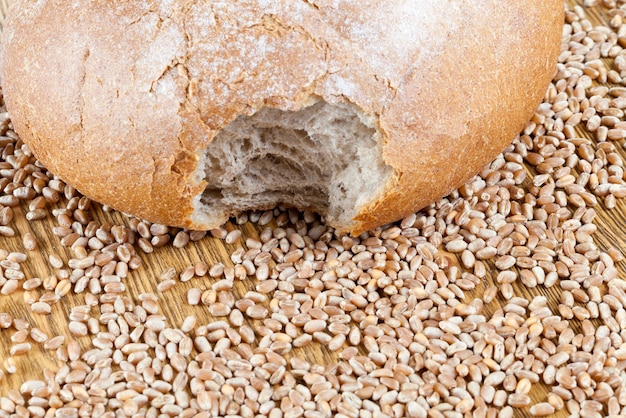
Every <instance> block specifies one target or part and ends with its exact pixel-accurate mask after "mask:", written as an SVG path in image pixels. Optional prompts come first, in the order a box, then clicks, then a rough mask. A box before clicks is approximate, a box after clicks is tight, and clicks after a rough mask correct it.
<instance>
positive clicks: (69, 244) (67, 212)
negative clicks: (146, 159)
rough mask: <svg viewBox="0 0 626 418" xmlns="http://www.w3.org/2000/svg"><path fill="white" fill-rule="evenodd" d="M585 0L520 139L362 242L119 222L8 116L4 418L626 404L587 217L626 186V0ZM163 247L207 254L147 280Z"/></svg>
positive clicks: (486, 411)
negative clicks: (601, 20) (597, 17)
mask: <svg viewBox="0 0 626 418" xmlns="http://www.w3.org/2000/svg"><path fill="white" fill-rule="evenodd" d="M583 3H584V4H583V5H576V6H575V7H574V4H573V2H572V4H570V5H569V6H568V5H567V4H566V6H565V7H566V19H565V24H564V31H563V43H562V53H561V55H560V57H559V64H558V69H557V72H556V75H555V77H554V80H553V83H552V85H551V86H550V87H549V89H548V91H547V93H546V95H545V100H544V102H543V103H542V104H541V105H540V107H539V109H538V110H537V111H536V113H535V115H534V116H533V118H532V120H531V121H529V122H528V124H527V125H526V127H525V129H524V131H523V132H522V133H521V135H520V137H519V138H518V139H516V140H515V142H514V143H513V144H512V145H511V146H510V147H509V148H508V149H507V150H505V151H504V152H503V153H502V154H501V155H500V156H499V157H498V158H496V159H495V160H494V161H493V162H492V163H491V164H490V165H489V166H488V167H486V168H485V169H484V170H483V172H482V173H480V175H478V176H476V177H474V178H473V179H471V180H470V181H469V182H468V183H467V184H466V185H464V186H463V187H461V188H460V189H459V190H457V191H455V192H454V193H452V194H451V195H450V196H448V197H447V198H445V199H442V200H441V201H439V202H437V203H436V204H433V205H431V206H430V207H428V208H426V209H424V210H422V211H420V212H418V213H416V214H414V215H411V216H409V217H407V218H406V219H404V220H402V221H400V222H398V223H396V224H392V225H387V226H385V227H383V228H379V229H377V230H374V231H371V232H369V233H366V234H362V235H361V236H359V237H349V236H341V235H338V234H336V233H335V232H334V231H333V230H332V229H329V228H328V227H327V226H325V224H324V223H323V221H322V220H320V219H319V217H317V216H316V215H314V214H312V213H300V212H297V211H294V210H289V209H283V208H277V209H275V210H272V211H266V212H250V213H247V214H244V215H242V216H240V217H239V218H237V219H235V220H233V221H232V222H231V223H229V224H228V225H227V226H225V227H224V228H220V229H216V230H213V231H210V232H209V233H204V232H199V231H185V230H178V229H173V228H168V227H165V226H163V225H158V224H150V223H147V222H144V221H140V220H138V219H131V218H125V217H124V216H122V215H120V214H116V213H113V212H112V211H109V210H108V209H107V208H106V207H105V208H103V207H101V206H99V205H97V204H95V203H93V202H90V201H89V199H87V198H85V197H81V196H80V195H79V194H78V193H76V191H74V190H73V189H72V188H71V187H70V186H68V185H65V184H64V183H63V182H62V181H60V180H59V179H57V178H55V177H54V175H53V174H51V173H49V172H48V171H46V169H45V168H44V167H43V166H41V164H39V163H38V162H37V161H36V160H35V158H34V157H33V156H32V154H31V152H30V151H29V149H28V148H27V147H26V146H25V145H24V144H22V143H21V142H20V140H19V138H17V136H16V135H15V133H14V132H13V131H12V127H11V123H10V120H9V115H8V114H7V113H6V112H5V113H2V114H1V115H0V128H1V129H0V131H1V134H2V135H1V136H0V147H1V161H0V190H1V193H0V235H2V236H3V237H5V238H3V239H2V241H1V242H4V243H10V244H11V245H13V246H14V247H18V248H20V249H21V250H19V251H17V250H13V251H11V250H9V249H6V250H3V249H0V273H2V274H0V343H2V344H0V356H1V360H0V361H1V364H0V387H1V388H5V389H6V390H5V393H0V417H8V416H17V417H26V416H32V417H44V416H45V417H76V416H80V417H87V416H100V417H132V416H148V417H161V416H163V417H165V416H181V417H193V416H199V417H209V416H241V417H255V416H269V417H276V418H278V417H285V418H287V417H300V416H303V417H307V418H313V417H331V416H336V417H387V416H390V417H405V416H408V417H427V416H428V417H450V418H454V417H470V416H474V417H484V416H486V417H512V416H547V415H552V414H556V415H557V416H566V415H570V416H581V417H603V416H609V415H612V416H626V372H625V371H624V369H625V368H626V310H625V307H626V281H624V278H621V277H618V272H619V271H620V270H618V263H619V262H620V261H621V260H622V254H621V252H620V250H619V249H618V248H615V247H610V246H606V245H602V246H600V245H598V243H597V242H596V241H594V232H596V230H597V226H596V225H595V224H594V223H593V221H594V218H595V217H596V210H595V209H594V208H600V207H604V208H608V209H610V208H612V207H614V206H615V205H616V204H618V203H619V202H616V200H617V199H619V198H621V197H624V196H626V182H625V181H624V163H623V158H622V155H623V150H622V149H621V148H622V147H623V145H624V142H625V141H624V139H625V138H626V121H625V118H624V109H626V87H625V86H624V85H623V82H622V81H623V79H625V77H626V50H623V47H624V46H626V23H622V21H623V19H624V15H625V14H626V2H624V1H589V0H585V1H584V2H583ZM583 6H584V7H583ZM586 13H595V14H602V15H603V16H608V17H607V21H608V20H609V19H610V25H608V26H599V27H596V26H594V25H592V24H591V23H590V21H589V20H588V19H587V17H586ZM602 210H604V209H602ZM20 222H21V223H20ZM24 223H26V224H28V225H31V226H32V227H33V228H32V229H29V228H26V229H25V228H23V227H21V226H20V225H23V224H24ZM49 225H54V227H53V229H52V231H51V232H53V234H48V235H46V234H41V233H39V234H37V233H35V232H33V231H37V230H40V229H41V228H50V226H49ZM37 228H39V229H37ZM246 228H247V229H246ZM242 229H244V230H246V231H248V232H250V231H258V234H256V235H255V234H253V233H249V234H248V233H247V234H245V235H246V236H250V237H253V238H247V239H244V238H242V233H241V231H242ZM24 231H27V232H24ZM50 235H52V236H53V238H55V239H50V238H49V236H50ZM46 236H48V238H45V242H42V241H41V239H43V238H42V237H46ZM208 241H211V242H217V243H219V244H220V245H221V248H223V249H224V251H225V252H224V253H222V254H218V253H213V254H202V253H201V252H199V251H198V250H197V249H198V248H199V247H198V246H199V245H200V244H202V243H203V242H208ZM5 247H7V248H8V247H9V245H8V244H7V245H6V246H5ZM600 247H603V248H604V249H601V248H600ZM166 250H167V251H170V253H177V254H181V257H182V258H185V257H187V256H186V255H185V254H187V255H188V254H195V255H196V256H197V257H196V259H195V261H194V262H190V263H189V265H188V266H186V267H180V268H177V267H175V266H168V265H163V266H160V267H159V270H158V271H159V272H158V274H157V273H155V274H153V276H157V277H152V278H153V279H154V281H153V282H154V284H155V285H154V286H153V288H151V289H144V290H143V291H139V290H137V289H138V288H137V287H136V286H135V284H134V280H136V277H138V275H139V274H140V273H141V272H142V271H143V270H145V269H146V265H147V264H151V265H152V266H155V265H156V266H159V264H158V262H159V261H158V260H159V257H160V254H163V251H166ZM183 255H184V256H183ZM37 257H39V258H40V259H41V258H42V257H43V259H44V263H45V264H46V266H47V267H48V268H49V270H50V272H51V273H50V274H49V275H46V276H43V277H39V276H37V275H35V274H33V271H34V270H33V267H32V266H31V263H32V262H33V260H34V259H36V258H37ZM187 259H190V260H191V259H192V257H187ZM155 260H156V261H155ZM620 268H621V267H620ZM150 271H152V272H154V271H156V270H155V268H153V269H152V270H150ZM622 271H623V270H622ZM143 274H144V275H145V274H146V272H145V271H143ZM177 289H178V294H179V295H180V294H181V289H183V290H182V291H183V295H184V296H183V297H174V296H172V295H175V294H176V293H175V292H176V290H177ZM9 300H11V301H13V302H15V301H19V304H16V303H10V304H9V303H8V302H7V301H9ZM7 307H8V308H9V309H7ZM20 307H21V308H20ZM165 312H185V315H184V316H181V319H180V320H173V319H172V318H171V317H170V316H168V315H166V314H165ZM55 314H56V315H57V316H54V315H55ZM53 317H54V318H57V319H58V318H62V319H63V320H61V321H59V320H56V319H55V321H50V318H53ZM41 324H43V325H41ZM53 331H54V332H53ZM29 357H30V358H31V360H30V362H29V361H27V360H26V361H25V360H24V359H28V358H29ZM37 358H41V359H42V360H41V361H42V362H44V360H45V362H47V363H46V364H49V365H50V366H49V367H45V368H43V369H41V368H40V369H39V370H36V373H37V376H36V377H32V376H31V377H29V378H28V379H21V380H20V376H25V375H27V374H29V373H30V375H32V374H33V372H32V370H31V371H30V372H29V373H22V371H21V370H20V365H24V364H29V363H30V364H31V366H32V365H33V364H34V367H35V369H36V368H37V365H36V363H37V361H38V360H37ZM46 359H47V360H46ZM3 379H4V382H3ZM8 381H10V382H12V385H9V384H7V382H8ZM18 381H19V384H18V385H16V384H15V382H18Z"/></svg>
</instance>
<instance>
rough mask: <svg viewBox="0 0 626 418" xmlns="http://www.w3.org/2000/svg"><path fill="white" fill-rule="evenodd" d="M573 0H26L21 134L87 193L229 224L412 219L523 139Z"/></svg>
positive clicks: (18, 115) (15, 77) (12, 36)
mask: <svg viewBox="0 0 626 418" xmlns="http://www.w3.org/2000/svg"><path fill="white" fill-rule="evenodd" d="M562 24H563V1H562V0H526V1H523V2H520V1H517V0H485V1H480V2H468V1H462V0H432V1H431V0H306V1H305V0H276V1H263V0H256V1H246V0H233V1H217V0H214V1H209V0H206V1H197V2H191V1H183V0H170V1H156V2H155V1H145V0H132V1H131V0H119V1H108V0H73V1H67V0H33V1H19V2H15V3H14V5H13V6H12V8H11V9H10V10H9V14H8V19H7V21H6V24H5V28H4V32H3V39H2V46H1V48H2V50H1V53H2V56H1V63H0V66H1V74H0V75H1V77H2V88H3V93H4V98H5V101H6V105H7V108H8V110H9V113H10V116H11V119H12V121H13V124H14V127H15V130H16V132H17V133H18V134H19V135H20V137H21V139H22V140H23V141H24V142H25V143H26V144H28V146H29V147H30V148H31V149H32V151H33V152H34V154H35V155H36V156H37V158H38V159H39V160H40V161H41V162H42V163H43V164H45V165H46V167H47V168H48V169H49V170H50V171H52V172H53V173H55V174H57V175H58V176H59V177H60V178H61V179H63V180H64V181H66V182H67V183H69V184H71V185H73V186H74V187H76V188H77V189H78V190H79V191H81V192H82V193H83V194H84V195H86V196H89V197H91V198H92V199H95V200H97V201H100V202H102V203H105V204H107V205H109V206H111V207H113V208H116V209H118V210H120V211H123V212H127V213H130V214H133V215H136V216H139V217H142V218H145V219H147V220H150V221H153V222H159V223H164V224H167V225H172V226H178V227H187V228H192V229H210V228H214V227H217V226H219V225H221V224H222V223H224V222H225V221H226V220H227V219H228V218H229V216H232V215H235V214H237V213H239V212H241V211H244V210H248V209H268V208H271V207H274V206H275V205H277V204H280V203H285V204H288V205H292V206H295V207H297V208H300V209H305V208H307V209H312V210H315V211H317V212H319V213H320V214H322V215H324V216H325V219H326V221H327V222H328V224H330V225H331V226H333V227H335V228H337V229H338V230H340V231H343V232H351V233H359V232H361V231H364V230H367V229H370V228H373V227H376V226H379V225H382V224H385V223H388V222H391V221H394V220H397V219H399V218H401V217H403V216H406V215H408V214H410V213H411V212H413V211H415V210H418V209H420V208H422V207H424V206H425V205H427V204H429V203H430V202H432V201H434V200H435V199H438V198H440V197H442V196H444V195H446V194H447V193H449V192H450V191H451V190H453V189H454V188H456V187H458V186H460V185H461V184H463V182H465V181H466V180H467V179H469V178H470V177H471V176H472V175H474V174H476V173H477V172H478V171H479V170H480V169H481V168H482V167H483V166H484V165H485V164H487V163H488V162H489V161H490V160H491V159H493V158H494V157H495V156H497V154H498V153H499V152H501V151H502V150H503V149H504V148H505V147H506V146H508V145H509V144H510V143H511V141H512V140H513V138H514V137H515V136H516V134H517V133H518V132H519V131H520V130H521V129H522V128H523V126H524V123H525V122H526V121H527V120H528V118H530V117H531V116H532V113H533V111H534V110H535V109H536V106H537V105H538V104H539V103H540V100H541V99H542V97H543V95H544V93H545V89H546V87H547V86H548V83H549V82H550V79H551V77H552V75H553V74H554V68H555V64H556V57H557V55H558V53H559V50H560V37H561V29H562Z"/></svg>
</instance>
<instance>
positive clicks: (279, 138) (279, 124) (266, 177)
mask: <svg viewBox="0 0 626 418" xmlns="http://www.w3.org/2000/svg"><path fill="white" fill-rule="evenodd" d="M379 142H380V134H379V133H378V132H377V131H376V128H375V125H374V124H373V123H372V121H371V120H369V121H368V120H367V118H365V117H364V116H363V115H361V114H360V112H359V111H358V110H357V109H355V108H354V107H353V106H350V105H347V104H337V105H331V104H328V103H326V102H325V101H323V100H318V101H316V102H314V103H312V104H310V105H308V106H306V107H304V108H303V109H302V110H299V111H282V110H279V109H273V108H262V109H261V110H259V111H258V112H256V113H255V114H254V115H252V116H239V117H238V118H237V119H235V120H234V121H233V122H231V123H230V124H228V125H227V126H226V127H224V128H223V129H222V130H221V131H220V133H219V134H218V135H217V136H216V137H215V138H214V139H213V141H211V143H210V144H209V146H208V147H207V149H206V151H205V152H204V158H203V161H202V162H201V164H200V165H199V169H201V170H203V171H204V176H203V177H204V179H205V181H206V182H207V186H206V188H205V190H204V192H203V193H202V196H201V197H200V199H198V201H197V203H196V212H195V213H196V216H206V217H208V220H210V219H216V218H218V217H220V216H223V214H224V213H229V212H232V211H235V212H240V211H244V210H247V209H255V208H256V209H258V208H271V207H274V206H276V205H277V204H280V203H289V204H291V205H293V206H296V207H299V208H309V209H313V210H315V211H317V212H319V213H322V214H323V215H325V216H326V218H327V220H328V221H329V222H330V223H332V224H337V225H348V226H349V227H352V226H353V225H352V224H353V222H354V221H353V219H354V218H355V216H356V215H357V214H358V213H359V210H361V208H362V207H363V206H364V205H365V204H367V202H369V201H370V200H371V199H372V196H376V195H380V194H381V192H382V190H383V189H384V187H385V186H386V185H387V184H388V182H389V180H390V179H391V175H392V170H391V167H389V166H387V165H386V164H385V163H384V161H383V159H382V156H381V146H380V143H379Z"/></svg>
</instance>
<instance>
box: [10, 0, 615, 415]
mask: <svg viewBox="0 0 626 418" xmlns="http://www.w3.org/2000/svg"><path fill="white" fill-rule="evenodd" d="M6 3H7V1H6V0H5V1H2V2H0V11H2V12H3V11H4V6H5V4H6ZM567 3H569V4H570V5H574V4H582V0H579V1H577V2H576V1H573V0H567ZM605 12H606V10H605V9H603V8H602V7H601V6H598V7H595V8H594V9H587V13H588V15H589V16H590V18H591V20H592V21H593V22H595V23H602V22H607V21H608V19H609V17H608V16H607V15H606V13H605ZM581 135H586V136H588V137H590V136H589V134H588V133H586V132H583V131H581ZM620 153H621V155H622V156H623V157H624V158H626V153H625V152H624V150H623V149H621V148H620ZM94 206H95V205H94ZM597 211H598V217H597V226H598V232H597V233H596V235H595V241H596V243H597V244H598V245H599V246H600V247H601V248H602V249H607V248H609V247H611V246H614V247H617V248H619V249H621V250H622V251H623V252H626V233H625V232H624V231H626V200H619V201H618V203H617V206H616V208H614V209H612V210H606V209H604V208H603V207H602V206H601V205H600V206H599V207H598V208H597ZM90 212H91V216H92V217H93V219H95V220H97V221H99V222H101V223H104V222H109V221H110V222H113V223H116V224H126V225H127V224H128V221H129V220H128V218H126V217H124V216H123V215H120V214H118V213H111V212H104V211H102V210H101V208H100V207H95V208H94V209H91V211H90ZM56 225H57V222H56V220H55V219H54V217H52V216H48V217H47V218H46V219H43V220H39V221H34V222H29V221H27V220H26V218H25V212H24V207H22V208H16V212H15V219H14V221H13V226H14V229H15V231H16V233H17V234H16V236H15V237H13V238H6V237H3V238H0V249H6V250H8V251H24V250H23V244H22V237H23V236H24V234H25V233H27V232H31V233H32V234H34V235H35V236H36V237H37V240H38V241H39V242H40V246H39V249H38V250H36V251H27V254H28V261H27V262H25V263H24V271H25V273H26V275H27V277H40V278H42V279H43V278H45V277H47V276H49V275H52V274H54V273H55V270H56V269H55V268H53V267H52V266H51V265H50V263H49V261H48V257H49V255H50V254H58V255H60V256H62V258H63V259H65V260H67V259H68V258H69V257H70V253H69V251H68V249H67V248H65V247H63V246H62V245H61V244H60V239H59V238H58V237H56V236H55V235H54V234H52V228H53V227H54V226H56ZM226 228H227V229H228V230H232V229H235V228H239V229H241V231H242V233H243V237H244V238H243V239H241V240H240V241H238V242H237V243H235V244H233V245H226V244H224V242H223V241H222V240H218V239H214V238H211V237H207V238H205V239H203V240H201V241H199V242H196V243H191V244H189V245H188V246H186V247H185V248H184V249H176V248H173V247H172V246H167V247H165V248H159V249H157V250H156V251H155V252H154V253H153V254H151V255H149V256H142V259H143V266H142V267H141V268H140V269H138V270H136V271H133V272H132V273H130V274H129V277H128V278H127V279H126V280H125V281H124V283H125V285H126V287H127V292H126V294H128V295H131V296H132V297H133V298H137V296H138V295H139V294H141V293H144V292H153V291H155V289H156V287H157V284H158V282H159V280H158V277H159V275H160V274H161V272H163V271H164V270H165V269H167V268H168V267H175V268H176V270H177V271H178V272H180V271H181V270H183V269H184V268H185V267H187V266H189V265H193V264H194V263H196V262H198V261H200V260H203V261H205V262H207V263H208V264H213V263H215V262H218V261H222V262H224V263H228V262H229V254H231V253H232V251H234V249H236V248H238V247H241V246H244V245H245V244H244V243H245V238H246V237H258V234H259V228H258V227H255V226H254V225H252V224H250V223H246V224H243V225H236V224H234V223H229V224H227V226H226ZM618 269H619V273H620V275H621V276H623V277H626V263H624V262H622V263H618ZM518 283H519V281H518ZM487 285H488V284H485V286H487ZM208 286H210V282H209V281H207V280H206V279H205V280H204V281H203V280H200V279H193V280H191V281H189V282H186V283H177V285H176V286H175V287H174V288H173V289H171V290H170V291H168V292H166V293H164V294H163V295H160V298H161V299H160V301H161V303H160V306H161V308H162V312H163V314H164V315H166V316H167V317H168V318H169V320H170V323H171V324H174V325H180V324H181V323H182V321H183V318H185V317H186V316H187V315H191V314H193V315H196V316H197V317H198V319H199V321H198V322H199V323H206V322H210V321H211V318H210V316H209V314H208V311H207V309H206V307H204V306H198V307H192V306H189V305H187V303H182V301H185V300H186V293H187V290H188V289H189V288H191V287H204V288H206V287H208ZM485 286H479V287H478V288H477V289H476V291H475V292H474V295H472V296H476V295H481V294H482V291H483V290H484V289H485ZM253 289H254V281H253V280H246V281H241V282H236V285H235V288H234V289H233V292H234V293H235V295H237V296H238V297H241V296H242V295H243V294H244V293H245V292H246V291H247V290H253ZM515 291H516V293H517V294H518V295H520V296H534V295H536V294H537V292H541V293H543V294H545V295H546V296H547V298H548V299H549V301H550V304H551V307H552V308H553V309H554V310H556V301H558V300H559V296H560V295H559V293H560V292H559V287H558V286H553V287H552V288H550V289H543V288H541V289H533V291H529V290H528V289H526V288H525V287H523V286H520V285H519V284H518V285H516V287H515ZM24 297H25V292H23V291H21V290H20V291H17V292H16V293H14V294H13V295H11V296H2V295H0V312H10V313H11V315H12V316H13V317H15V318H23V319H25V320H26V321H28V322H29V323H30V324H31V326H36V327H39V328H41V329H42V330H44V331H45V332H47V333H48V334H49V335H51V336H53V335H65V337H66V341H69V340H70V339H72V336H71V334H70V333H69V331H68V328H67V324H68V321H69V318H68V315H69V312H70V309H71V308H72V307H73V306H76V305H81V304H83V303H84V297H83V295H74V294H68V295H67V296H65V297H63V298H62V301H61V302H60V303H57V304H54V305H53V309H52V314H51V315H37V314H34V313H32V312H31V311H30V309H29V308H28V307H27V306H26V305H25V303H24ZM500 303H501V300H498V299H496V300H495V301H494V302H493V303H492V304H489V305H487V306H486V311H487V313H488V314H492V313H493V312H494V311H496V310H497V309H499V308H500V307H501V305H500ZM12 332H13V331H12ZM12 332H2V331H1V330H0V359H6V358H8V357H9V356H10V355H9V348H10V347H11V345H12V343H11V341H10V336H11V334H12ZM79 342H80V343H81V344H83V345H85V344H86V343H88V342H89V341H88V339H86V338H83V339H80V340H79ZM290 355H292V356H293V355H295V356H300V357H303V358H307V359H308V360H309V361H311V362H313V363H320V364H328V363H331V362H334V361H336V355H335V354H334V353H332V352H330V351H329V350H327V349H326V348H324V347H321V346H320V345H317V344H313V345H310V346H308V347H307V348H306V349H294V350H293V351H292V353H290ZM14 358H15V361H16V365H17V369H18V372H17V373H16V374H6V375H5V377H4V379H3V380H1V381H0V396H2V395H5V394H6V392H7V391H8V390H9V389H18V388H19V387H20V385H21V384H22V383H23V382H24V381H26V380H29V379H41V378H42V369H44V368H48V369H50V370H56V369H57V368H58V367H59V366H61V364H62V363H61V362H59V361H58V360H57V358H56V356H55V353H54V351H49V350H48V351H47V350H44V349H43V348H42V347H41V345H40V344H33V348H32V349H31V351H30V352H29V353H28V355H24V356H16V357H14ZM0 368H1V362H0ZM531 394H532V398H533V400H534V401H542V400H544V399H545V394H546V387H544V386H543V385H541V384H537V385H535V386H534V388H533V390H532V392H531ZM517 412H519V416H529V415H528V411H527V410H526V411H524V410H522V411H517ZM566 415H567V414H566V413H565V411H561V413H560V414H558V416H566Z"/></svg>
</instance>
